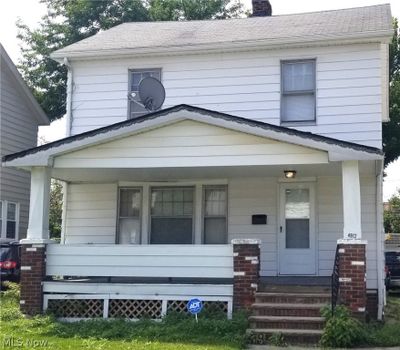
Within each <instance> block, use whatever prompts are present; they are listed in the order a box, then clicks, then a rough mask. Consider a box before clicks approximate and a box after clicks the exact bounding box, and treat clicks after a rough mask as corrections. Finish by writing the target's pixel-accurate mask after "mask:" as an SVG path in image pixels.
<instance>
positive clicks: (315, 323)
mask: <svg viewBox="0 0 400 350" xmlns="http://www.w3.org/2000/svg"><path fill="white" fill-rule="evenodd" d="M249 323H250V328H251V329H260V328H261V329H308V330H315V329H317V330H318V329H322V328H323V327H324V324H325V319H324V318H323V317H295V316H250V317H249Z"/></svg>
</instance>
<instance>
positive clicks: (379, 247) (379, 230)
mask: <svg viewBox="0 0 400 350" xmlns="http://www.w3.org/2000/svg"><path fill="white" fill-rule="evenodd" d="M375 168H376V191H375V193H376V268H377V274H378V315H377V316H378V320H382V318H383V307H384V305H385V303H386V300H385V298H386V292H385V283H384V276H383V271H384V265H383V261H384V253H383V252H384V243H383V242H384V240H383V237H384V236H383V213H382V211H383V203H382V200H383V199H382V179H383V161H382V160H377V161H376V162H375Z"/></svg>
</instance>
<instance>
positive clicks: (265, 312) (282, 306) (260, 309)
mask: <svg viewBox="0 0 400 350" xmlns="http://www.w3.org/2000/svg"><path fill="white" fill-rule="evenodd" d="M326 304H327V303H316V304H306V303H301V304H298V303H254V304H253V305H252V306H251V309H252V314H253V315H254V316H297V317H320V316H321V313H320V310H321V308H323V307H324V306H325V305H326Z"/></svg>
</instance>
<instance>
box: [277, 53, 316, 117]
mask: <svg viewBox="0 0 400 350" xmlns="http://www.w3.org/2000/svg"><path fill="white" fill-rule="evenodd" d="M315 85H316V83H315V60H302V61H283V62H282V63H281V122H282V123H291V122H314V121H315Z"/></svg>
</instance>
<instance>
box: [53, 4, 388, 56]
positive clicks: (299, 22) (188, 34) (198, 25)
mask: <svg viewBox="0 0 400 350" xmlns="http://www.w3.org/2000/svg"><path fill="white" fill-rule="evenodd" d="M389 31H392V17H391V12H390V5H389V4H384V5H375V6H366V7H358V8H351V9H343V10H333V11H322V12H309V13H301V14H291V15H281V16H272V17H253V18H243V19H229V20H209V21H187V22H130V23H124V24H121V25H118V26H116V27H114V28H111V29H109V30H106V31H104V32H100V33H98V34H96V35H94V36H92V37H90V38H87V39H84V40H81V41H79V42H77V43H75V44H72V45H70V46H67V47H65V48H63V49H60V50H58V51H56V52H54V53H53V55H52V57H53V58H62V57H64V56H67V57H69V56H74V55H75V56H78V55H79V53H84V52H86V53H88V52H107V51H113V50H129V49H146V48H152V49H154V48H168V47H187V46H191V47H195V46H206V45H210V44H211V45H218V44H222V43H241V42H246V43H248V42H257V41H266V42H267V43H279V42H285V43H290V42H293V43H295V42H296V41H298V40H299V39H300V38H302V41H305V40H309V41H312V40H318V39H320V40H321V39H322V40H327V39H338V38H347V37H348V38H353V37H368V36H371V37H372V36H385V35H386V36H387V35H388V32H389Z"/></svg>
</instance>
